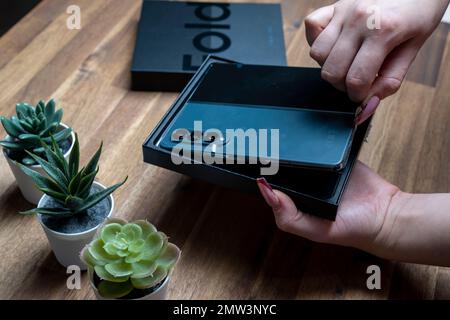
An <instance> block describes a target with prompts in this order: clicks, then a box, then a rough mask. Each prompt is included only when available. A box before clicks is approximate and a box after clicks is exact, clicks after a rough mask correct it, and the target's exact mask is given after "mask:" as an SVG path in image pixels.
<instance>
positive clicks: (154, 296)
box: [89, 272, 170, 300]
mask: <svg viewBox="0 0 450 320" xmlns="http://www.w3.org/2000/svg"><path fill="white" fill-rule="evenodd" d="M89 279H90V282H91V287H92V289H93V290H94V293H95V297H96V298H97V300H118V299H108V298H105V297H102V296H101V295H100V293H99V292H98V290H97V288H96V287H95V285H94V279H93V274H92V273H91V272H89ZM169 280H170V277H169V276H167V277H166V279H165V280H164V282H163V284H162V285H161V286H160V287H159V288H158V289H156V290H155V291H153V292H152V293H149V294H148V295H146V296H143V297H141V298H137V299H133V300H166V299H167V291H168V290H167V289H168V287H169Z"/></svg>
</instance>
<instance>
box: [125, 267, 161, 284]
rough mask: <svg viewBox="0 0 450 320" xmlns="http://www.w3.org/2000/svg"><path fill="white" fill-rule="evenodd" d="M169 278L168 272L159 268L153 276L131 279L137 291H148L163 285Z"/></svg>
mask: <svg viewBox="0 0 450 320" xmlns="http://www.w3.org/2000/svg"><path fill="white" fill-rule="evenodd" d="M166 277H167V271H166V270H165V269H164V268H161V267H157V268H156V270H155V272H153V275H151V276H148V277H145V278H131V279H130V280H131V283H132V285H133V287H135V288H136V289H148V288H152V287H154V286H156V285H157V284H159V283H161V282H162V281H163V280H164V279H165V278H166Z"/></svg>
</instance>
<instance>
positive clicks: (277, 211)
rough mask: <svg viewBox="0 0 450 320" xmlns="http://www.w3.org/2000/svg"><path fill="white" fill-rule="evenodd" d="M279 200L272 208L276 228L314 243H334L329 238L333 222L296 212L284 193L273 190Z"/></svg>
mask: <svg viewBox="0 0 450 320" xmlns="http://www.w3.org/2000/svg"><path fill="white" fill-rule="evenodd" d="M274 193H275V194H276V196H277V198H278V199H279V203H278V207H276V208H272V209H273V213H274V216H275V221H276V223H277V226H278V228H280V229H281V230H283V231H285V232H289V233H292V234H296V235H298V236H301V237H303V238H306V239H309V240H312V241H315V242H327V243H329V242H334V240H333V239H332V237H331V231H332V226H333V222H332V221H329V220H325V219H321V218H318V217H315V216H312V215H309V214H305V213H303V212H301V211H299V210H297V208H296V206H295V204H294V202H293V201H292V200H291V198H289V197H288V196H287V195H285V194H284V193H282V192H280V191H278V190H274Z"/></svg>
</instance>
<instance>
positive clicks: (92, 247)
mask: <svg viewBox="0 0 450 320" xmlns="http://www.w3.org/2000/svg"><path fill="white" fill-rule="evenodd" d="M179 257H180V249H178V247H177V246H175V245H174V244H172V243H169V242H168V238H167V236H166V235H165V234H164V233H162V232H159V231H158V230H156V228H155V227H154V226H153V225H152V224H151V223H149V222H148V221H145V220H138V221H136V222H133V223H127V222H126V221H124V220H120V219H110V220H108V221H107V222H106V224H105V225H104V226H103V227H102V228H100V229H99V231H98V232H97V234H96V236H95V237H94V239H93V240H92V242H91V243H90V244H89V245H87V246H86V247H85V248H84V249H83V251H82V252H81V259H82V260H83V261H84V263H86V265H87V266H88V269H89V271H90V272H92V273H94V274H95V275H96V276H97V277H98V279H99V282H98V283H97V284H96V287H97V290H98V292H99V294H100V295H101V296H102V297H105V298H123V297H126V296H127V295H129V294H130V293H131V292H132V291H140V290H142V291H141V293H142V295H146V294H147V293H149V292H148V291H149V290H150V292H151V290H152V288H155V287H156V286H158V285H160V284H161V283H162V282H163V281H164V280H165V279H166V277H167V276H168V275H169V273H170V271H171V270H172V268H173V267H174V265H175V263H176V262H177V261H178V259H179ZM94 274H93V275H94Z"/></svg>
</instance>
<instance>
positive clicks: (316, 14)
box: [305, 5, 334, 46]
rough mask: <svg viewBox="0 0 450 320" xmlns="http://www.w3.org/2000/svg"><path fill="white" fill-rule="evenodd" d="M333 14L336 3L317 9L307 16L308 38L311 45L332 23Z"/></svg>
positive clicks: (306, 28)
mask: <svg viewBox="0 0 450 320" xmlns="http://www.w3.org/2000/svg"><path fill="white" fill-rule="evenodd" d="M333 14H334V5H331V6H326V7H322V8H320V9H317V10H315V11H313V12H312V13H310V14H309V15H308V16H307V17H306V18H305V30H306V40H308V43H309V45H310V46H312V44H313V43H314V41H315V40H316V38H317V37H318V36H319V34H320V33H321V32H322V31H323V29H325V28H326V26H327V25H328V24H329V23H330V21H331V18H333Z"/></svg>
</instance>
